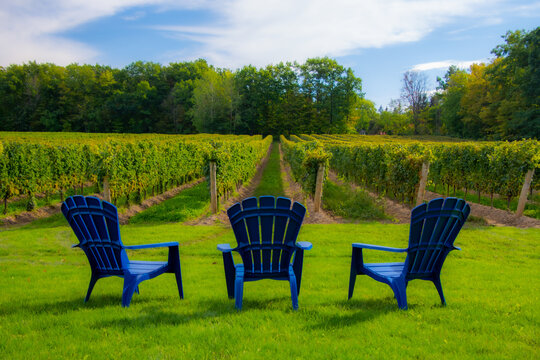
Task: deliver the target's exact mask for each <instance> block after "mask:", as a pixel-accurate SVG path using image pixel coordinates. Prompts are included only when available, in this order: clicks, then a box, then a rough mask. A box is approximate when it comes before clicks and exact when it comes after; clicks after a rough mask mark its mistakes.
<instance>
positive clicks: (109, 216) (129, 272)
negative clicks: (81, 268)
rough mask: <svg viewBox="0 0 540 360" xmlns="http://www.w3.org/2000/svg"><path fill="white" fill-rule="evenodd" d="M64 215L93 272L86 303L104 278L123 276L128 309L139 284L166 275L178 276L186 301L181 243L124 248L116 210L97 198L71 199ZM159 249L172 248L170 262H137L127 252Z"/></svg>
mask: <svg viewBox="0 0 540 360" xmlns="http://www.w3.org/2000/svg"><path fill="white" fill-rule="evenodd" d="M62 213H63V214H64V216H65V217H66V219H67V221H68V222H69V225H70V226H71V228H72V229H73V231H74V232H75V235H76V236H77V239H79V244H77V245H73V247H79V248H81V249H82V250H83V251H84V253H85V254H86V256H87V257H88V262H89V263H90V268H91V269H92V277H91V279H90V285H89V286H88V292H87V294H86V298H85V299H84V302H87V301H88V299H90V294H91V293H92V289H93V288H94V285H95V283H96V281H98V280H99V279H101V278H104V277H109V276H119V277H121V278H123V279H124V290H123V294H122V306H124V307H128V306H129V304H130V302H131V298H132V297H133V293H134V292H135V291H137V293H139V284H140V283H141V282H142V281H144V280H148V279H152V278H155V277H156V276H158V275H161V274H163V273H173V274H175V275H176V284H177V286H178V293H179V294H180V298H181V299H183V298H184V291H183V287H182V273H181V271H180V256H179V252H178V243H177V242H167V243H160V244H147V245H134V246H124V245H123V244H122V241H121V240H120V228H119V226H118V211H117V209H116V207H115V206H114V205H112V204H111V203H108V202H106V201H101V200H100V199H98V198H96V197H92V196H87V197H83V196H72V197H69V198H67V199H66V201H65V202H64V203H63V204H62ZM158 247H168V248H169V255H168V261H134V260H129V259H128V256H127V254H126V249H128V250H137V249H150V248H158Z"/></svg>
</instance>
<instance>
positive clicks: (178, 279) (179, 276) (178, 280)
mask: <svg viewBox="0 0 540 360" xmlns="http://www.w3.org/2000/svg"><path fill="white" fill-rule="evenodd" d="M174 276H175V277H176V286H177V287H178V295H180V299H183V298H184V286H183V285H182V272H181V271H180V265H179V267H178V271H176V272H175V273H174Z"/></svg>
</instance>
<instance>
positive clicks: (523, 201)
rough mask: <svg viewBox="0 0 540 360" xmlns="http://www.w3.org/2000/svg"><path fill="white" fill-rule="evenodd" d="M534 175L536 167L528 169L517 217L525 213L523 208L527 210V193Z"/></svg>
mask: <svg viewBox="0 0 540 360" xmlns="http://www.w3.org/2000/svg"><path fill="white" fill-rule="evenodd" d="M533 175H534V169H532V170H529V171H527V175H525V181H524V182H523V187H522V188H521V194H520V195H519V202H518V207H517V210H516V217H520V216H521V215H523V210H525V204H527V194H528V193H529V189H530V187H531V182H532V179H533Z"/></svg>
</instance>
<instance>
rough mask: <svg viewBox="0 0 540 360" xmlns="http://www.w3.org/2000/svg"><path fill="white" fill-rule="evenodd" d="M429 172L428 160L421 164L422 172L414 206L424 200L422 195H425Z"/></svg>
mask: <svg viewBox="0 0 540 360" xmlns="http://www.w3.org/2000/svg"><path fill="white" fill-rule="evenodd" d="M428 174H429V162H424V163H423V164H422V173H421V175H420V184H419V185H418V193H417V195H416V206H418V205H420V204H422V203H423V202H424V196H425V195H426V184H427V178H428Z"/></svg>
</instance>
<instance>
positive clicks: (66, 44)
mask: <svg viewBox="0 0 540 360" xmlns="http://www.w3.org/2000/svg"><path fill="white" fill-rule="evenodd" d="M194 2H195V0H184V1H174V0H91V1H88V0H17V1H4V2H3V3H2V6H1V7H0V49H2V51H0V65H9V64H13V63H22V62H27V61H32V60H36V61H39V62H47V61H48V62H54V63H57V64H62V65H64V64H69V63H71V62H89V61H92V60H93V59H94V58H96V56H97V55H98V51H97V50H96V49H93V48H92V47H90V46H88V45H86V44H84V43H80V42H76V41H72V40H68V39H66V38H64V37H62V36H61V35H59V34H62V33H65V32H66V31H68V30H70V29H73V28H75V27H77V26H79V25H81V24H85V23H88V22H90V21H93V20H96V19H99V18H102V17H106V16H111V15H114V14H117V13H119V12H121V11H124V10H126V9H129V8H132V7H136V6H142V5H159V6H175V7H182V6H184V7H188V8H189V7H193V6H195V5H194Z"/></svg>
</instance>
